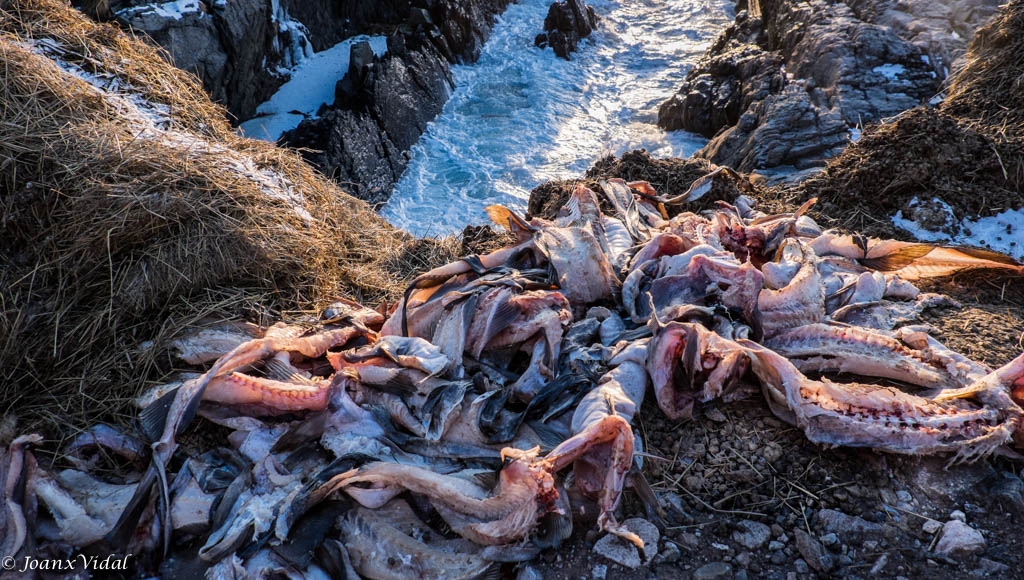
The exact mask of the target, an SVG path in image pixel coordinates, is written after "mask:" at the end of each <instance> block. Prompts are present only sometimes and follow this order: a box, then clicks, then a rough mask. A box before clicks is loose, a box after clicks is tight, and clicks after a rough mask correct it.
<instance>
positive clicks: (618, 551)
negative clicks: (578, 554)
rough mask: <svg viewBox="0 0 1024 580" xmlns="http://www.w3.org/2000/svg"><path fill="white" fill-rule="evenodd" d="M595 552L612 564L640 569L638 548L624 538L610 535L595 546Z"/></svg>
mask: <svg viewBox="0 0 1024 580" xmlns="http://www.w3.org/2000/svg"><path fill="white" fill-rule="evenodd" d="M594 551H595V552H597V553H598V554H600V555H601V556H604V557H605V558H608V559H609V560H611V561H612V562H615V563H616V564H619V565H620V566H625V567H626V568H630V569H633V570H636V569H637V568H639V567H640V564H641V561H640V553H639V552H638V551H637V549H636V546H634V545H633V544H630V543H629V542H627V541H626V540H623V539H622V538H620V537H618V536H615V535H612V534H608V535H606V536H604V537H603V538H601V539H600V540H598V541H597V543H596V544H594Z"/></svg>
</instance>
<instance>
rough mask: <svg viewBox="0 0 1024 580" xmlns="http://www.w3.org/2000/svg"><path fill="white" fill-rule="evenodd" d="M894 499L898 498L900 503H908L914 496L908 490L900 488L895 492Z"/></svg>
mask: <svg viewBox="0 0 1024 580" xmlns="http://www.w3.org/2000/svg"><path fill="white" fill-rule="evenodd" d="M896 499H898V500H899V501H900V502H902V503H910V502H911V501H913V500H914V496H912V495H910V492H909V491H907V490H905V489H901V490H899V491H897V492H896Z"/></svg>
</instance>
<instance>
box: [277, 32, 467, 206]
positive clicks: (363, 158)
mask: <svg viewBox="0 0 1024 580" xmlns="http://www.w3.org/2000/svg"><path fill="white" fill-rule="evenodd" d="M351 52H352V57H351V59H350V63H349V72H348V74H346V76H345V78H343V79H342V80H341V81H340V82H339V83H338V86H337V87H336V91H335V92H336V100H335V104H334V106H333V107H331V108H330V109H328V110H326V111H323V112H322V113H321V114H320V116H319V117H317V118H316V119H310V120H307V121H303V122H302V123H301V124H300V125H299V126H298V127H297V128H296V129H294V130H292V131H289V132H287V133H285V134H284V136H283V137H282V141H283V142H284V144H286V145H288V146H291V147H300V148H303V150H304V151H303V155H304V156H305V157H306V159H307V160H308V161H309V162H310V163H312V164H313V165H315V166H316V167H318V168H319V169H320V170H321V171H323V172H324V173H325V174H326V175H328V176H330V177H332V178H334V179H335V180H336V181H338V182H339V183H340V184H341V185H342V187H344V188H346V189H347V190H348V191H349V192H350V193H351V194H352V195H355V196H356V197H359V198H361V199H364V200H367V201H369V202H371V203H381V202H384V201H386V200H387V199H388V197H389V196H390V195H391V189H392V187H393V186H394V183H395V182H396V181H397V180H398V178H399V177H400V176H401V175H402V172H403V171H405V167H406V164H407V163H408V159H407V157H406V152H407V151H408V150H409V148H410V147H412V145H413V144H415V143H416V141H417V140H418V139H419V137H420V135H421V134H423V131H425V130H426V128H427V123H429V122H430V120H431V119H433V118H434V117H435V116H436V115H437V114H438V113H440V112H441V109H442V108H443V107H444V103H445V101H447V100H448V96H449V94H450V91H451V88H452V79H451V73H450V70H449V68H448V65H447V62H446V61H445V60H444V59H443V58H442V57H441V56H440V55H439V54H438V51H437V48H435V47H434V46H433V45H432V44H427V43H417V44H415V45H411V46H405V41H404V37H402V36H401V35H393V36H391V37H389V38H388V52H387V54H386V55H384V57H383V58H377V57H375V56H374V55H373V52H372V51H371V50H370V47H369V45H368V44H367V43H357V44H355V45H353V46H352V49H351Z"/></svg>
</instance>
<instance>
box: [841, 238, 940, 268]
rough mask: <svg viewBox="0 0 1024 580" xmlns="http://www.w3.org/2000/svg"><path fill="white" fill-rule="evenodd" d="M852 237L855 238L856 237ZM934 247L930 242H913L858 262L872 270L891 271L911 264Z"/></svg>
mask: <svg viewBox="0 0 1024 580" xmlns="http://www.w3.org/2000/svg"><path fill="white" fill-rule="evenodd" d="M854 239H855V240H856V238H854ZM934 249H935V246H933V245H930V244H914V245H912V246H906V247H903V248H900V249H899V250H896V251H895V252H892V253H890V254H886V255H884V256H878V257H877V258H864V259H863V260H860V263H861V265H862V266H864V267H866V268H871V269H872V270H878V271H880V272H892V271H895V270H899V269H900V268H903V267H905V266H909V265H910V264H913V263H914V262H915V261H916V260H919V259H921V258H923V257H925V256H927V255H928V253H929V252H931V251H932V250H934Z"/></svg>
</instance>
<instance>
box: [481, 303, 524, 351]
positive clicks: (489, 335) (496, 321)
mask: <svg viewBox="0 0 1024 580" xmlns="http://www.w3.org/2000/svg"><path fill="white" fill-rule="evenodd" d="M518 317H519V307H517V306H516V305H515V304H512V303H511V302H504V303H502V304H499V305H498V307H497V308H495V309H494V315H493V316H491V319H490V320H488V321H487V329H486V331H485V332H484V339H483V346H487V343H489V342H491V339H493V338H494V337H495V336H497V335H498V333H500V332H501V331H502V330H505V328H506V327H507V326H508V325H510V324H512V322H513V321H515V319H516V318H518Z"/></svg>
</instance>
